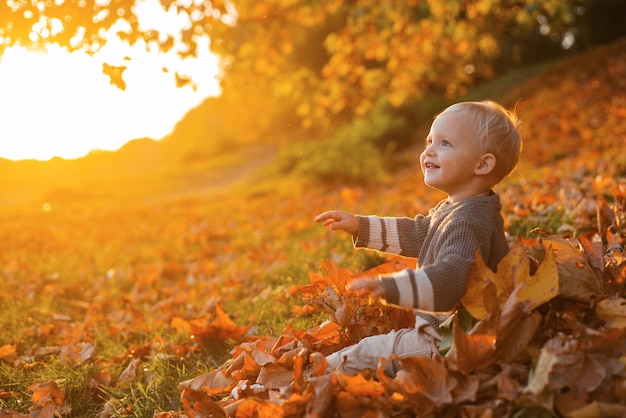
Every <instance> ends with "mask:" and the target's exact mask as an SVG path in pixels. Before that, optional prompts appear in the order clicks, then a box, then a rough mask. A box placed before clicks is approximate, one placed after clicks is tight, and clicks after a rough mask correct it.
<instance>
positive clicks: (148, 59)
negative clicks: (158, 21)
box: [0, 40, 220, 160]
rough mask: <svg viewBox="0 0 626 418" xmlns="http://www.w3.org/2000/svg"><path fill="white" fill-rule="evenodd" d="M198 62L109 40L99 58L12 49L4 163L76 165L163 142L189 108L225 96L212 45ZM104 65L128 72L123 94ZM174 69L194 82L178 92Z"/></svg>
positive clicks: (2, 85)
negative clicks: (141, 142)
mask: <svg viewBox="0 0 626 418" xmlns="http://www.w3.org/2000/svg"><path fill="white" fill-rule="evenodd" d="M206 42H207V44H205V45H204V46H203V48H199V49H201V50H202V51H204V52H203V53H201V54H199V56H198V57H197V58H196V59H193V60H192V59H186V60H180V59H179V58H178V56H177V55H176V54H175V53H170V54H164V53H157V52H148V51H147V50H146V48H145V45H140V44H137V45H135V46H133V47H130V46H128V45H126V44H123V43H121V41H118V42H115V41H112V42H110V43H109V44H107V45H106V46H105V47H104V48H103V49H102V50H101V51H99V52H98V53H97V54H95V55H94V56H89V55H88V54H86V53H83V52H74V53H69V52H67V51H66V50H64V49H62V48H61V47H58V46H54V45H52V46H48V47H47V51H45V52H33V51H28V50H27V49H26V48H24V47H12V48H8V49H7V50H6V51H5V52H4V54H3V56H2V57H1V58H0V158H4V159H10V160H23V159H36V160H49V159H51V158H53V157H61V158H65V159H72V158H79V157H82V156H85V155H86V154H88V153H89V152H91V151H93V150H96V149H98V150H109V151H114V150H117V149H119V148H120V147H121V146H123V145H124V144H125V143H126V142H128V141H130V140H132V139H138V138H144V137H148V138H152V139H156V140H159V139H161V138H163V137H164V136H166V135H167V134H169V133H170V132H171V131H172V129H173V128H174V126H175V124H176V123H177V122H178V121H179V120H180V119H181V118H182V117H183V116H184V115H185V113H187V112H188V111H189V110H190V109H191V108H193V107H195V106H198V105H199V104H200V103H202V101H204V100H205V99H206V98H207V97H210V96H217V95H219V93H220V89H219V84H218V81H217V79H216V75H217V74H218V71H219V66H218V59H217V57H216V56H215V55H213V54H211V53H210V52H209V48H208V40H206ZM103 63H107V64H110V65H115V66H125V67H126V70H125V71H124V72H123V79H124V82H125V84H126V89H125V90H124V91H123V90H121V89H119V88H118V87H116V86H115V85H113V83H112V82H111V78H110V77H109V76H108V75H106V74H103ZM165 68H176V69H177V70H180V71H181V72H182V73H183V74H185V75H186V76H190V77H191V78H192V79H193V80H194V83H195V87H196V88H195V90H194V89H193V88H192V87H190V86H185V87H181V88H177V87H176V81H175V74H174V71H173V70H169V71H165Z"/></svg>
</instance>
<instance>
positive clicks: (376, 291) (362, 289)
mask: <svg viewBox="0 0 626 418" xmlns="http://www.w3.org/2000/svg"><path fill="white" fill-rule="evenodd" d="M348 290H353V291H355V292H356V293H357V295H359V296H361V297H363V296H376V297H380V298H384V297H385V290H384V289H383V284H382V282H381V281H380V279H373V278H364V279H355V280H353V281H351V282H350V283H348Z"/></svg>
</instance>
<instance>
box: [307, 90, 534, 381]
mask: <svg viewBox="0 0 626 418" xmlns="http://www.w3.org/2000/svg"><path fill="white" fill-rule="evenodd" d="M518 125H519V121H518V119H517V117H516V116H515V114H514V113H513V112H511V111H509V110H507V109H505V108H504V107H502V106H501V105H499V104H497V103H495V102H492V101H482V102H461V103H456V104H453V105H451V106H450V107H448V108H446V109H445V110H444V111H443V112H441V113H440V114H439V115H437V116H436V118H435V119H434V121H433V123H432V125H431V129H430V132H429V134H428V137H427V138H426V148H425V149H424V151H423V152H422V154H421V155H420V166H421V170H422V173H423V174H424V183H425V184H426V185H428V186H430V187H433V188H436V189H438V190H441V191H443V192H445V193H446V194H447V195H448V197H447V198H446V199H444V200H442V201H441V202H439V203H438V204H437V205H436V206H435V207H434V208H432V209H431V210H430V211H429V213H428V215H417V216H416V217H415V218H414V219H412V218H397V217H378V216H360V215H352V214H350V213H347V212H344V211H339V210H331V211H327V212H324V213H321V214H320V215H318V216H316V217H315V222H321V223H322V224H323V225H324V226H329V227H330V229H331V230H343V231H345V232H347V233H349V234H351V235H352V236H353V242H354V245H355V247H364V248H368V249H372V250H378V251H382V252H387V253H393V254H399V255H403V256H407V257H414V258H417V259H418V263H417V268H416V269H405V270H403V271H399V272H396V273H393V274H391V275H389V276H381V277H379V278H376V279H369V278H366V279H357V280H355V281H353V282H351V283H350V284H349V289H351V290H354V291H356V292H357V293H358V294H359V295H360V296H368V295H372V296H379V297H381V298H384V299H385V300H386V301H387V302H388V303H391V304H396V305H399V306H403V307H408V308H414V309H415V313H416V323H415V328H411V329H400V330H394V331H391V332H389V333H387V334H382V335H375V336H371V337H367V338H364V339H362V340H361V341H359V342H358V343H357V344H355V345H352V346H349V347H346V348H344V349H342V350H340V351H338V352H336V353H333V354H330V355H329V356H327V358H326V359H327V360H328V363H329V367H331V368H333V369H340V370H342V371H343V372H345V373H348V374H356V373H358V372H359V371H360V370H362V369H365V368H371V369H376V367H377V364H378V361H379V359H380V358H381V357H385V358H389V357H390V356H391V355H392V354H397V355H398V356H399V357H410V356H426V357H434V356H436V355H438V353H439V343H440V342H441V336H440V334H439V332H438V328H439V326H440V321H441V320H442V319H443V318H445V317H448V316H449V315H451V314H452V313H453V311H454V309H455V308H456V306H457V304H458V302H459V300H460V298H461V297H462V296H463V294H464V293H465V290H466V287H467V280H468V275H469V271H470V268H471V266H472V264H473V263H474V254H475V251H476V249H477V248H479V249H480V253H481V256H482V258H483V260H484V261H485V263H486V264H487V265H488V266H489V267H490V268H491V269H492V270H494V271H495V269H496V266H497V264H498V261H500V259H501V258H502V257H504V256H505V255H506V253H507V252H508V249H509V246H508V243H507V240H506V238H505V235H504V228H503V219H502V216H501V215H500V209H501V205H500V199H499V197H498V195H497V194H496V193H495V192H494V191H493V187H494V186H495V185H497V184H498V183H499V182H500V181H501V180H502V179H503V178H504V177H506V176H507V175H508V174H509V173H511V171H513V169H514V168H515V166H516V164H517V162H518V160H519V155H520V152H521V147H522V144H521V138H520V135H519V132H518V130H517V127H518ZM390 367H391V369H390V370H387V372H388V373H390V374H392V375H393V374H395V372H397V369H398V367H399V365H398V364H391V366H390Z"/></svg>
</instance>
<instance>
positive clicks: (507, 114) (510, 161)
mask: <svg viewBox="0 0 626 418" xmlns="http://www.w3.org/2000/svg"><path fill="white" fill-rule="evenodd" d="M454 111H464V112H466V113H467V115H468V116H469V118H470V120H471V121H472V123H473V124H474V126H475V128H476V132H475V134H474V138H475V139H476V140H477V141H478V142H479V143H480V144H481V145H482V146H483V147H484V150H485V152H489V153H492V154H493V155H495V157H496V167H495V169H494V172H495V173H496V174H497V175H498V177H499V180H502V179H503V178H504V177H506V176H507V175H509V174H510V173H511V172H512V171H513V169H514V168H515V166H516V165H517V162H518V161H519V157H520V153H521V151H522V138H521V136H520V134H519V131H518V126H519V124H520V121H519V119H518V118H517V116H516V115H515V113H514V112H513V111H511V110H508V109H506V108H505V107H504V106H502V105H500V104H498V103H496V102H494V101H491V100H484V101H480V102H460V103H455V104H453V105H451V106H449V107H448V108H447V109H445V110H444V111H443V112H442V113H444V112H454Z"/></svg>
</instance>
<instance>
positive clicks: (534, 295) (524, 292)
mask: <svg viewBox="0 0 626 418" xmlns="http://www.w3.org/2000/svg"><path fill="white" fill-rule="evenodd" d="M558 294H559V272H558V268H557V265H556V262H555V260H554V253H553V251H552V249H550V251H548V252H547V254H546V258H545V259H544V260H543V261H542V262H541V265H540V266H539V268H538V269H537V272H536V273H535V275H534V276H530V275H529V276H528V277H527V278H526V279H525V281H524V283H523V284H521V288H520V289H518V291H517V292H516V295H517V297H518V299H519V303H520V305H521V307H522V309H523V310H524V311H525V312H530V311H532V310H533V309H535V308H537V307H538V306H540V305H542V304H544V303H545V302H548V301H549V300H550V299H552V298H554V297H556V296H557V295H558Z"/></svg>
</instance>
